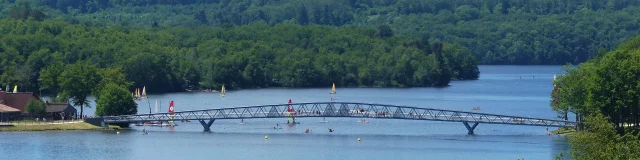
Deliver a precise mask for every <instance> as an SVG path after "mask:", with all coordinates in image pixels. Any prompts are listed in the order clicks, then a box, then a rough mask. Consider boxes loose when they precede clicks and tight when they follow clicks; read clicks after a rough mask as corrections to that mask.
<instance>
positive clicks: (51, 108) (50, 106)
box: [47, 103, 75, 112]
mask: <svg viewBox="0 0 640 160" xmlns="http://www.w3.org/2000/svg"><path fill="white" fill-rule="evenodd" d="M68 107H70V106H69V104H68V103H47V112H63V111H64V110H65V109H67V108H68ZM74 109H75V108H74Z"/></svg>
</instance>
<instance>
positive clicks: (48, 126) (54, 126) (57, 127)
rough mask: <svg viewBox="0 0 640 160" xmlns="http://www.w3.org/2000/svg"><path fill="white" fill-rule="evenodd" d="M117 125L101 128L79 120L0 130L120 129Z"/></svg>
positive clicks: (17, 126) (1, 130)
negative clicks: (77, 121)
mask: <svg viewBox="0 0 640 160" xmlns="http://www.w3.org/2000/svg"><path fill="white" fill-rule="evenodd" d="M120 129H121V128H120V127H119V126H110V127H109V128H102V127H99V126H94V125H92V124H89V123H87V122H79V123H63V124H35V125H24V124H19V125H13V126H2V127H0V132H25V131H27V132H33V131H72V130H86V131H90V130H96V131H98V130H101V131H104V130H120Z"/></svg>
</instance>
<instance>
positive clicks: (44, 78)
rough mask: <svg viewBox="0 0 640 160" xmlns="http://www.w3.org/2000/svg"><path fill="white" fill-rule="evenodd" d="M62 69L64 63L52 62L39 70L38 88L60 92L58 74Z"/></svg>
mask: <svg viewBox="0 0 640 160" xmlns="http://www.w3.org/2000/svg"><path fill="white" fill-rule="evenodd" d="M63 71H64V64H62V63H60V62H54V63H50V64H48V65H47V67H46V68H44V69H42V70H41V71H40V77H39V78H38V81H39V82H40V90H46V91H49V92H50V93H53V94H55V95H58V94H59V93H60V84H61V82H60V75H61V74H62V72H63Z"/></svg>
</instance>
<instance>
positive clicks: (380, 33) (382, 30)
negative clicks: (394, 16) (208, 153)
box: [376, 25, 393, 38]
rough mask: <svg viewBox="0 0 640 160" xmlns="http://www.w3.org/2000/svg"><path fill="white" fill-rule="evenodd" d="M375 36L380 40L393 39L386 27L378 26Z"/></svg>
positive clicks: (391, 33)
mask: <svg viewBox="0 0 640 160" xmlns="http://www.w3.org/2000/svg"><path fill="white" fill-rule="evenodd" d="M376 35H378V37H382V38H388V37H393V30H392V29H391V27H389V26H388V25H380V26H378V32H377V33H376Z"/></svg>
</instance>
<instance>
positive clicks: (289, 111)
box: [287, 99, 300, 124]
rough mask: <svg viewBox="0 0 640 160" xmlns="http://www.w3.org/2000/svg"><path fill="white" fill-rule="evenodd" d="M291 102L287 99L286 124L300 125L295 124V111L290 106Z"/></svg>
mask: <svg viewBox="0 0 640 160" xmlns="http://www.w3.org/2000/svg"><path fill="white" fill-rule="evenodd" d="M291 104H292V101H291V99H289V105H287V116H289V118H288V119H287V124H300V122H296V110H295V109H293V106H291Z"/></svg>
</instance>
